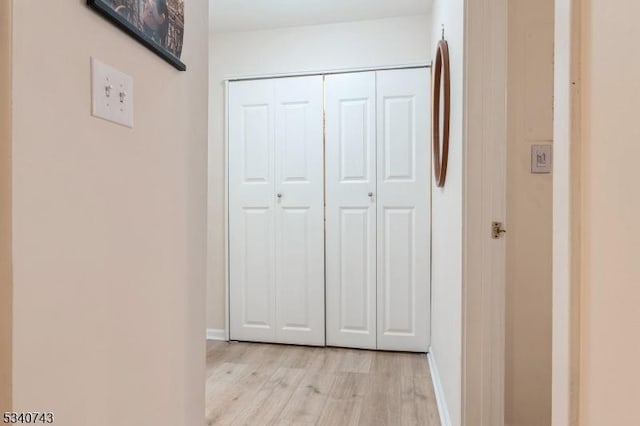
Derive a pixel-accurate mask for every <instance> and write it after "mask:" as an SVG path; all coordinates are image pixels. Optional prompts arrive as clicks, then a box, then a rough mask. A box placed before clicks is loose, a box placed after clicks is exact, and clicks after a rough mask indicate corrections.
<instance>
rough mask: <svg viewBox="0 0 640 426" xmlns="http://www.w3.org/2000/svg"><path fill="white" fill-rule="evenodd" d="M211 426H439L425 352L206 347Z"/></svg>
mask: <svg viewBox="0 0 640 426" xmlns="http://www.w3.org/2000/svg"><path fill="white" fill-rule="evenodd" d="M206 392H207V413H206V415H207V424H209V425H251V426H263V425H326V426H342V425H363V426H378V425H380V426H384V425H389V426H405V425H406V426H413V425H420V426H439V425H440V422H439V420H438V410H437V407H436V400H435V396H434V393H433V387H432V385H431V376H430V374H429V367H428V365H427V359H426V356H425V355H424V354H408V353H394V352H375V351H361V350H353V349H337V348H309V347H301V346H285V345H268V344H259V343H238V342H232V343H227V342H215V341H209V342H207V391H206Z"/></svg>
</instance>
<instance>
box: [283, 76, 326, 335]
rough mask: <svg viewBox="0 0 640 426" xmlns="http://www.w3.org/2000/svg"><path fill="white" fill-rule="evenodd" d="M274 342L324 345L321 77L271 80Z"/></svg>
mask: <svg viewBox="0 0 640 426" xmlns="http://www.w3.org/2000/svg"><path fill="white" fill-rule="evenodd" d="M275 99H276V101H275V102H276V113H275V114H276V138H275V146H276V148H275V165H276V169H275V188H276V207H275V215H276V216H275V217H276V228H275V229H276V288H277V301H276V307H277V309H276V310H277V313H276V324H277V332H276V338H277V339H276V341H277V342H279V343H294V344H299V345H324V343H325V342H324V337H325V335H324V182H323V179H324V164H323V131H322V120H323V105H322V101H323V99H322V77H321V76H314V77H298V78H283V79H277V80H275Z"/></svg>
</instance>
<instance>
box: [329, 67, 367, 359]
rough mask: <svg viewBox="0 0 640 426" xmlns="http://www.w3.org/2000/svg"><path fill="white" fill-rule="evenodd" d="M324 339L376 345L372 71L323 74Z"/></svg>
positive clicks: (338, 343)
mask: <svg viewBox="0 0 640 426" xmlns="http://www.w3.org/2000/svg"><path fill="white" fill-rule="evenodd" d="M325 109H326V124H325V129H326V142H325V143H326V146H325V153H326V154H325V155H326V177H325V179H326V197H327V198H326V216H327V222H326V244H327V256H326V262H327V344H328V345H332V346H348V347H356V348H365V349H375V348H376V204H375V200H376V198H377V195H376V73H375V72H367V73H353V74H337V75H330V76H327V77H325Z"/></svg>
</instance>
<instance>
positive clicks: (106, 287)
mask: <svg viewBox="0 0 640 426" xmlns="http://www.w3.org/2000/svg"><path fill="white" fill-rule="evenodd" d="M185 5H186V11H185V15H186V16H185V19H186V34H185V46H184V54H183V59H184V61H185V63H186V64H187V66H188V67H189V70H188V71H187V72H186V73H181V72H178V71H176V70H175V69H174V68H172V67H171V66H169V65H168V64H167V63H165V62H164V61H162V60H161V59H160V58H158V57H157V56H156V55H154V54H153V53H152V52H151V51H149V50H148V49H146V48H145V47H143V46H141V45H140V44H139V43H137V42H136V41H135V40H133V39H132V38H131V37H129V36H128V35H126V34H124V33H123V32H122V31H121V30H119V29H118V28H116V27H115V26H114V25H113V24H111V23H109V22H107V21H105V20H104V19H103V18H102V17H100V16H99V15H98V14H96V13H95V12H94V11H92V10H91V9H89V8H88V7H87V6H86V1H85V0H75V1H41V0H16V1H14V2H13V7H14V10H13V12H14V22H13V23H14V27H13V37H14V40H16V41H19V42H16V43H15V44H14V49H13V78H14V80H13V95H14V96H13V213H14V216H13V219H14V223H13V233H14V245H13V254H14V339H13V355H14V369H13V373H14V376H13V378H14V386H13V397H14V409H15V410H16V411H32V410H42V411H49V410H50V411H54V412H55V414H56V424H60V425H64V426H86V425H91V426H113V425H123V426H129V425H130V426H134V425H135V426H139V425H166V426H198V425H202V424H204V377H205V367H204V364H205V343H204V339H203V333H204V324H205V309H204V298H205V259H206V258H205V249H206V237H205V235H206V224H205V221H206V175H207V169H206V155H207V151H206V149H207V147H206V145H207V91H208V89H207V66H208V51H207V45H208V30H207V27H208V22H207V17H208V6H207V2H205V1H198V0H196V1H186V2H185ZM92 55H95V56H96V57H97V58H99V59H101V60H103V61H104V62H106V63H108V64H110V65H113V66H114V67H116V68H118V69H121V70H123V71H125V72H127V73H130V74H131V75H132V76H133V78H134V86H135V123H136V126H135V129H133V130H130V129H128V128H124V127H121V126H117V125H114V124H111V123H108V122H106V121H103V120H100V119H96V118H93V117H91V116H90V110H91V108H90V105H91V100H90V86H91V84H90V62H89V58H90V56H92Z"/></svg>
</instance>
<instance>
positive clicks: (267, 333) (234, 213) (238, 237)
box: [229, 80, 276, 342]
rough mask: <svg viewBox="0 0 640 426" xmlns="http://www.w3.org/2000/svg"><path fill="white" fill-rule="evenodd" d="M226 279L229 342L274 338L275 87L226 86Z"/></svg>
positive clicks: (269, 84)
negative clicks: (227, 224)
mask: <svg viewBox="0 0 640 426" xmlns="http://www.w3.org/2000/svg"><path fill="white" fill-rule="evenodd" d="M229 90H230V93H229V255H230V262H229V279H230V292H231V294H230V300H231V303H230V320H231V324H230V330H231V339H233V340H250V341H265V342H270V341H274V339H275V336H276V316H275V314H276V291H275V290H276V287H275V278H276V276H275V244H274V241H275V213H274V208H275V201H274V198H275V197H274V184H275V180H274V172H273V168H274V132H273V129H274V127H273V126H274V105H273V91H274V86H273V83H272V82H271V81H268V80H264V81H250V82H234V83H232V84H230V86H229Z"/></svg>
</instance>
